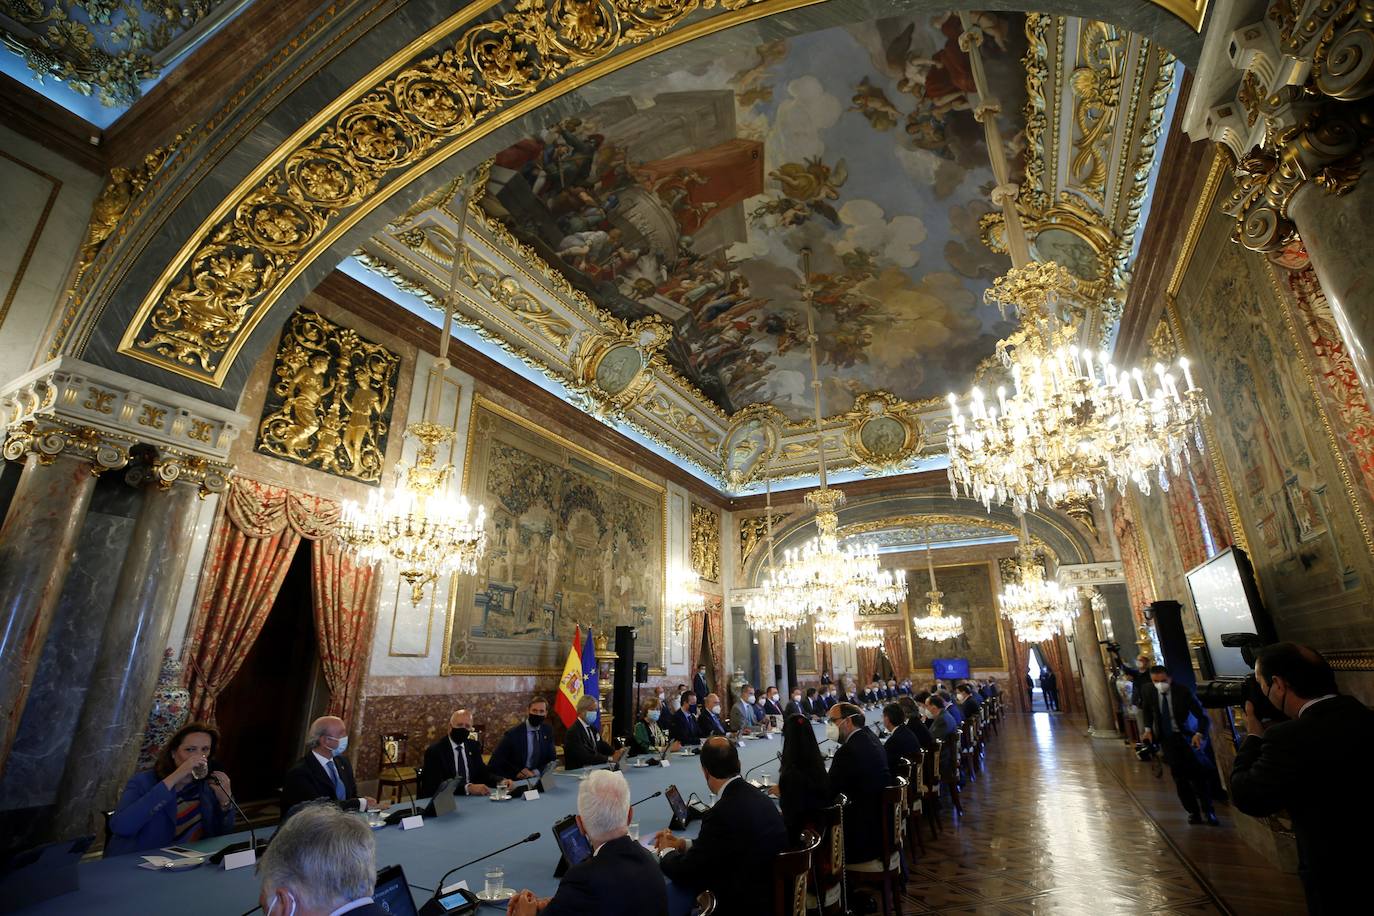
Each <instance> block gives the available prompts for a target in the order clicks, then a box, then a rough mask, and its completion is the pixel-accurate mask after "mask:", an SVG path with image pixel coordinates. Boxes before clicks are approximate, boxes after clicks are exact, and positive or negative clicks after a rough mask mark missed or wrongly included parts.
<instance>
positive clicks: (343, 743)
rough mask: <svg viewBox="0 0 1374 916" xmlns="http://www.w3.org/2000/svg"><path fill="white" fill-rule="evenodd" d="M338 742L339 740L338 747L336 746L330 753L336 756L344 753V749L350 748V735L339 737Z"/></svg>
mask: <svg viewBox="0 0 1374 916" xmlns="http://www.w3.org/2000/svg"><path fill="white" fill-rule="evenodd" d="M338 742H339V745H338V747H336V748H334V749H333V750H331V751H330V754H331V755H332V756H334V757H338V756H339V755H340V754H342V753H343V752H344V751H346V750H348V736H347V735H344V736H343V737H342V738H339V739H338Z"/></svg>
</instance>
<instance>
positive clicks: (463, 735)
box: [448, 728, 471, 744]
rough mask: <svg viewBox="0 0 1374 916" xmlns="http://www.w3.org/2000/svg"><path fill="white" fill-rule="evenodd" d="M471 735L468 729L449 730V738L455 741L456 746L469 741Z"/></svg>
mask: <svg viewBox="0 0 1374 916" xmlns="http://www.w3.org/2000/svg"><path fill="white" fill-rule="evenodd" d="M470 734H471V732H470V731H469V730H468V729H466V728H450V729H449V730H448V736H449V737H450V738H452V739H453V743H454V744H462V743H463V742H464V741H466V740H468V735H470Z"/></svg>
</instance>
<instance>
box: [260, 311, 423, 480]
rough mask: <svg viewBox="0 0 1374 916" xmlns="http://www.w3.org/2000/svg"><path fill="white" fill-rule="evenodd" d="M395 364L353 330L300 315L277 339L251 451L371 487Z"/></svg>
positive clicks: (379, 471) (378, 476) (383, 447)
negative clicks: (268, 383) (348, 478)
mask: <svg viewBox="0 0 1374 916" xmlns="http://www.w3.org/2000/svg"><path fill="white" fill-rule="evenodd" d="M400 364H401V359H400V357H399V356H397V355H396V354H394V353H392V352H391V351H390V350H387V349H386V348H385V347H383V346H382V345H380V344H375V343H371V342H369V341H367V340H364V339H363V338H362V337H361V336H359V334H358V332H357V331H354V330H353V329H352V328H345V327H340V326H339V325H336V324H334V323H333V322H331V321H329V320H328V319H326V318H324V317H323V316H321V315H319V314H316V313H315V312H312V311H310V310H309V309H300V310H298V311H297V312H296V314H295V315H293V316H292V317H291V321H290V323H289V324H288V325H287V328H286V331H285V332H284V333H283V334H282V340H281V346H280V347H279V348H278V350H277V359H276V363H275V364H274V365H273V367H272V376H273V379H274V381H273V383H272V387H271V389H270V392H269V395H268V399H267V403H266V404H265V406H264V408H263V418H262V422H261V423H260V424H259V425H258V443H257V449H258V451H260V452H263V453H265V454H268V455H273V456H275V457H277V458H282V459H285V460H287V461H292V462H295V463H297V464H303V465H306V466H308V467H315V468H319V469H320V470H322V471H327V472H328V473H330V474H335V475H338V476H340V477H351V478H354V479H356V480H362V481H366V482H368V483H375V482H376V481H378V480H380V479H381V476H382V459H383V456H384V455H385V453H386V437H387V433H388V431H389V429H390V421H391V410H392V405H393V401H394V400H395V387H396V373H397V369H398V368H399V366H400Z"/></svg>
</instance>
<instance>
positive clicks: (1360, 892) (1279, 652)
mask: <svg viewBox="0 0 1374 916" xmlns="http://www.w3.org/2000/svg"><path fill="white" fill-rule="evenodd" d="M1255 680H1256V682H1257V684H1258V686H1259V689H1260V690H1261V691H1262V692H1263V693H1264V696H1265V698H1266V699H1268V700H1269V702H1270V704H1271V705H1273V706H1274V707H1275V708H1276V709H1278V710H1279V711H1280V712H1282V713H1283V714H1284V715H1285V716H1287V717H1288V718H1287V720H1286V721H1279V722H1274V723H1268V724H1266V723H1265V722H1263V721H1261V720H1260V719H1259V717H1258V716H1257V715H1256V713H1255V707H1254V704H1253V703H1251V702H1248V701H1247V702H1246V704H1245V727H1246V736H1245V740H1244V741H1243V742H1241V745H1240V750H1238V751H1237V752H1236V761H1235V764H1234V765H1233V766H1232V769H1231V800H1232V802H1233V803H1234V804H1235V806H1236V807H1237V808H1239V809H1240V810H1241V811H1244V812H1245V813H1246V814H1250V815H1254V816H1255V817H1263V816H1265V815H1269V814H1275V813H1277V812H1278V811H1279V810H1281V809H1285V808H1286V809H1287V810H1288V813H1289V815H1290V816H1291V817H1292V818H1293V833H1294V834H1295V835H1296V836H1297V841H1298V844H1297V845H1298V876H1299V877H1300V878H1302V884H1303V890H1304V891H1305V892H1306V894H1307V909H1308V912H1310V913H1316V914H1326V913H1353V912H1358V911H1360V910H1362V909H1367V908H1368V890H1367V888H1366V885H1365V880H1366V874H1367V871H1368V868H1369V847H1368V846H1367V845H1365V843H1366V842H1367V841H1360V840H1359V839H1358V837H1360V836H1362V835H1363V832H1364V831H1366V830H1367V829H1368V827H1369V824H1370V823H1371V820H1374V783H1371V782H1370V780H1369V777H1368V772H1367V771H1368V767H1369V761H1370V759H1371V758H1372V757H1374V712H1371V711H1370V710H1369V709H1368V708H1366V707H1365V705H1364V704H1363V703H1361V702H1360V701H1359V700H1357V699H1355V698H1354V697H1348V696H1341V695H1340V694H1338V693H1337V692H1336V676H1335V674H1334V673H1333V672H1332V670H1331V666H1330V665H1329V664H1327V662H1326V659H1324V658H1322V657H1321V656H1320V655H1319V654H1317V653H1316V652H1314V651H1313V650H1312V649H1309V648H1308V647H1307V646H1300V645H1296V644H1294V643H1291V642H1281V643H1275V644H1274V645H1272V646H1266V647H1265V648H1263V649H1261V650H1260V652H1259V657H1258V658H1257V659H1256V660H1255ZM1361 900H1364V901H1365V902H1364V903H1363V904H1361V903H1360V902H1359V901H1361Z"/></svg>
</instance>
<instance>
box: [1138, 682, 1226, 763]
mask: <svg viewBox="0 0 1374 916" xmlns="http://www.w3.org/2000/svg"><path fill="white" fill-rule="evenodd" d="M1151 692H1152V693H1154V696H1153V697H1151V698H1150V699H1148V700H1147V701H1146V702H1145V706H1144V707H1143V709H1142V712H1143V716H1142V718H1143V719H1144V721H1145V727H1146V728H1148V729H1150V730H1151V731H1152V732H1153V733H1154V740H1155V741H1156V742H1157V743H1158V744H1159V746H1160V748H1161V749H1162V750H1163V751H1164V762H1165V763H1167V764H1169V766H1170V767H1177V766H1182V767H1185V768H1189V767H1192V766H1193V765H1194V764H1195V763H1200V762H1201V761H1199V760H1198V759H1197V756H1198V752H1195V751H1194V750H1193V748H1192V745H1191V742H1192V740H1193V733H1194V732H1197V733H1198V734H1201V735H1202V739H1203V741H1206V740H1207V732H1208V729H1209V728H1210V726H1211V722H1210V720H1208V718H1207V710H1205V709H1203V708H1202V704H1201V703H1199V702H1198V698H1197V695H1196V694H1194V693H1193V691H1192V689H1191V688H1189V687H1186V686H1184V685H1183V684H1179V683H1174V684H1170V685H1169V710H1170V712H1171V713H1172V716H1171V718H1172V719H1173V720H1174V721H1173V728H1172V729H1171V730H1170V734H1169V736H1168V738H1167V740H1166V738H1165V735H1164V734H1162V732H1161V719H1162V716H1161V710H1160V708H1159V691H1158V690H1155V689H1154V688H1153V685H1151ZM1204 747H1205V745H1204ZM1208 765H1209V766H1210V765H1211V764H1210V762H1209V763H1208Z"/></svg>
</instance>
